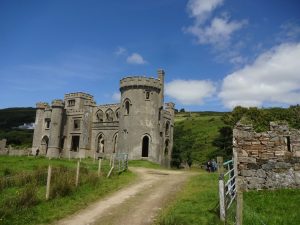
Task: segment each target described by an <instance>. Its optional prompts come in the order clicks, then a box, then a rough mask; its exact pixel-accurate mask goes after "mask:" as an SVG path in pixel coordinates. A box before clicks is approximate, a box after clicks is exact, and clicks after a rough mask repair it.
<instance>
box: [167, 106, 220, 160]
mask: <svg viewBox="0 0 300 225" xmlns="http://www.w3.org/2000/svg"><path fill="white" fill-rule="evenodd" d="M224 114H225V113H224V112H184V113H177V114H176V115H175V128H174V149H173V157H174V160H173V165H178V163H180V162H185V161H189V160H192V163H193V164H202V163H204V162H206V161H207V160H208V159H210V158H211V157H213V153H214V152H215V151H216V150H217V148H216V147H215V146H213V141H214V139H215V138H216V137H217V136H218V134H219V132H218V131H219V129H220V128H221V127H223V126H224V123H223V122H222V120H221V118H222V116H223V115H224Z"/></svg>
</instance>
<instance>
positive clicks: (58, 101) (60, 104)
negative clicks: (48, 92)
mask: <svg viewBox="0 0 300 225" xmlns="http://www.w3.org/2000/svg"><path fill="white" fill-rule="evenodd" d="M51 106H52V108H53V107H58V108H63V107H64V101H63V100H61V99H54V100H53V101H52V103H51Z"/></svg>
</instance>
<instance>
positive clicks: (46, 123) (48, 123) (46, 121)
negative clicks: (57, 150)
mask: <svg viewBox="0 0 300 225" xmlns="http://www.w3.org/2000/svg"><path fill="white" fill-rule="evenodd" d="M50 123H51V120H50V119H45V127H46V129H49V128H50Z"/></svg>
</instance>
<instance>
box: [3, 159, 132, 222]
mask: <svg viewBox="0 0 300 225" xmlns="http://www.w3.org/2000/svg"><path fill="white" fill-rule="evenodd" d="M5 162H7V164H6V165H5ZM12 162H15V163H16V164H15V167H12V168H11V167H7V165H10V163H12ZM20 162H21V163H20ZM49 162H51V164H52V166H53V167H54V166H55V165H56V166H57V165H60V166H61V165H63V166H64V167H62V168H63V170H66V171H68V172H70V171H71V172H72V179H71V183H72V184H71V185H70V186H72V187H71V189H69V188H70V186H66V185H65V183H66V180H65V177H64V174H62V176H61V178H58V177H59V176H58V177H56V176H53V179H51V180H52V183H53V184H52V190H53V188H54V187H55V186H56V188H57V187H58V188H59V189H61V188H62V189H65V193H64V192H60V191H58V193H59V194H58V195H55V196H54V197H53V198H51V199H50V200H48V201H46V200H45V191H46V190H45V189H46V187H45V183H43V182H44V181H40V182H36V181H34V180H33V179H31V180H30V181H29V182H28V183H26V184H25V185H22V186H21V185H20V182H16V183H12V184H11V185H9V186H7V187H6V188H4V189H2V190H1V191H0V224H1V225H2V224H3V225H8V224H16V225H18V224H32V225H34V224H47V223H50V222H53V221H55V220H57V219H60V218H63V217H65V216H67V215H69V214H72V213H74V212H76V211H77V210H79V209H81V208H84V207H86V206H87V205H88V204H90V203H91V202H93V201H95V200H98V199H99V198H101V197H104V196H105V195H107V194H108V193H111V192H113V191H116V190H118V189H120V188H121V187H123V186H125V185H127V184H129V183H130V182H132V181H133V180H134V179H135V177H136V176H135V175H134V174H133V173H131V172H130V171H127V172H124V173H122V174H120V175H117V174H115V175H114V176H112V177H111V178H106V177H105V176H101V177H97V175H96V171H97V164H96V163H95V164H93V162H92V160H89V159H87V160H82V165H83V166H84V167H82V168H81V171H82V175H81V178H80V185H79V186H78V187H77V188H75V187H74V182H73V181H74V173H73V171H75V167H76V161H68V160H51V161H49V160H47V159H45V158H36V159H35V158H28V157H0V178H1V177H3V176H4V175H7V174H5V173H7V171H6V170H7V168H10V169H11V171H10V172H9V173H10V174H9V175H10V176H14V177H16V176H17V177H19V176H18V175H19V174H20V173H24V172H23V170H25V171H26V173H30V171H31V173H34V171H36V170H38V169H40V168H41V167H42V168H43V167H44V166H47V165H48V164H49ZM107 164H108V162H103V172H104V174H103V175H106V173H107V171H108V169H109V168H108V165H107ZM36 168H38V169H36ZM63 170H62V171H63ZM5 171H6V172H5ZM59 173H62V172H61V171H59ZM57 179H58V183H56V185H55V180H57ZM59 185H62V186H59ZM50 193H51V190H50Z"/></svg>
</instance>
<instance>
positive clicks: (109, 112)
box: [105, 109, 114, 122]
mask: <svg viewBox="0 0 300 225" xmlns="http://www.w3.org/2000/svg"><path fill="white" fill-rule="evenodd" d="M105 115H106V121H108V122H112V121H113V120H114V112H113V111H112V110H111V109H108V110H106V113H105Z"/></svg>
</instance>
